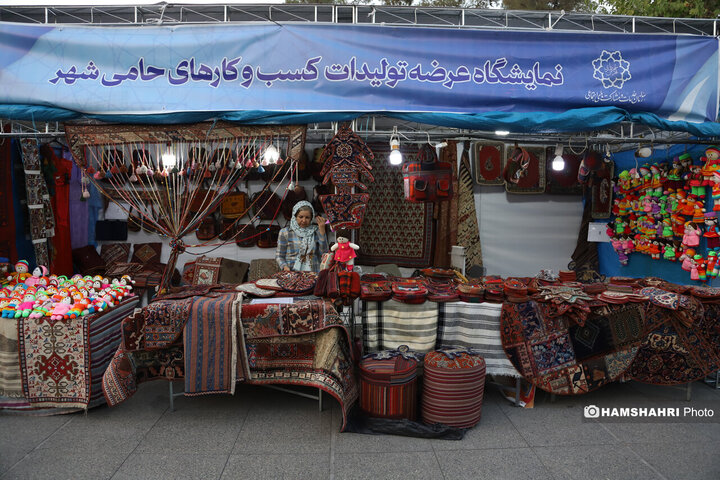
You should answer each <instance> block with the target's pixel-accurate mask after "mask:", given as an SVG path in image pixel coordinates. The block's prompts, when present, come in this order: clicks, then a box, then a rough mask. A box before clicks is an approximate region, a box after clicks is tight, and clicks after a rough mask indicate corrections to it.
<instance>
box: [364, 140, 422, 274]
mask: <svg viewBox="0 0 720 480" xmlns="http://www.w3.org/2000/svg"><path fill="white" fill-rule="evenodd" d="M370 148H371V149H372V151H373V153H374V154H375V158H374V159H373V160H372V162H371V163H372V167H373V172H374V175H375V182H373V183H371V184H370V185H368V189H367V193H369V194H370V200H369V201H368V204H367V210H366V211H365V219H364V220H363V224H362V226H361V227H360V230H359V235H358V239H357V240H358V241H357V244H358V245H360V250H358V259H357V261H356V263H357V264H360V265H380V264H383V263H395V264H397V265H399V266H401V267H415V268H417V267H429V266H430V265H431V264H432V258H433V243H434V242H433V204H432V203H411V202H408V201H406V200H405V196H404V189H403V188H404V187H403V176H402V171H401V169H400V168H399V167H394V166H391V165H390V164H389V163H388V160H387V157H388V155H389V153H390V148H389V146H388V145H387V144H377V143H375V144H370ZM409 148H410V147H409ZM416 155H417V146H416V147H415V149H414V150H413V151H406V150H405V149H403V157H404V158H405V159H406V161H407V160H410V159H413V158H415V156H416ZM408 232H414V233H413V235H409V234H408Z"/></svg>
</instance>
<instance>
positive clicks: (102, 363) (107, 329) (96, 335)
mask: <svg viewBox="0 0 720 480" xmlns="http://www.w3.org/2000/svg"><path fill="white" fill-rule="evenodd" d="M139 303H140V299H139V298H138V297H132V298H130V299H127V300H125V301H123V302H122V303H120V304H119V305H118V306H117V307H115V308H113V309H112V310H109V311H108V312H107V313H106V314H104V315H100V316H99V317H97V318H95V319H93V320H92V321H91V322H90V369H91V370H90V403H89V404H88V407H96V406H98V405H101V404H104V403H105V397H103V392H102V379H103V374H104V373H105V370H106V369H107V367H108V365H110V360H112V358H113V355H115V350H117V348H118V345H120V336H121V332H122V329H121V327H120V324H121V323H122V321H123V319H124V318H125V317H127V316H128V315H130V314H131V313H132V311H133V310H134V309H135V307H137V306H138V304H139Z"/></svg>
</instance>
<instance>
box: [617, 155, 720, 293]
mask: <svg viewBox="0 0 720 480" xmlns="http://www.w3.org/2000/svg"><path fill="white" fill-rule="evenodd" d="M671 152H673V151H672V150H668V151H666V153H665V157H668V158H664V159H663V160H658V159H656V158H652V157H651V158H641V157H635V158H634V159H633V160H631V161H630V162H627V161H625V162H624V163H623V162H618V163H619V165H618V167H617V168H616V172H619V173H618V175H617V177H616V179H615V182H614V200H613V208H612V217H611V219H610V221H609V222H608V230H607V233H608V236H609V237H610V239H611V242H610V246H611V247H612V249H613V250H614V253H615V256H614V258H615V262H616V263H619V265H621V266H622V268H621V269H620V270H619V272H621V273H622V274H625V275H628V274H629V275H630V276H647V275H653V274H657V273H658V272H657V270H658V269H660V270H664V272H663V273H672V275H671V277H674V278H668V275H665V274H660V275H659V276H662V277H663V278H666V279H669V280H673V281H679V282H680V283H693V282H694V281H696V282H702V283H707V284H709V283H711V282H712V280H713V279H715V278H717V277H718V276H719V275H720V261H718V260H719V255H720V228H719V227H718V214H719V213H720V148H718V147H716V146H710V147H706V148H705V149H704V151H703V150H699V151H698V150H695V151H692V152H686V151H678V150H677V148H676V149H675V151H674V152H673V153H671ZM671 155H672V156H671ZM633 164H634V165H633ZM636 253H639V254H642V255H633V254H636ZM641 256H645V257H646V259H648V258H649V259H650V260H651V264H648V262H647V260H641V259H639V257H641ZM636 259H637V260H636ZM635 263H637V264H638V265H634V264H635ZM655 263H656V264H657V265H652V264H655ZM630 267H633V268H630ZM637 267H640V268H637ZM649 267H650V268H649ZM626 269H627V270H634V272H636V273H637V275H633V273H632V272H629V271H626ZM648 270H653V272H650V271H648ZM616 271H617V270H616ZM613 273H614V272H613ZM678 274H680V278H679V279H678Z"/></svg>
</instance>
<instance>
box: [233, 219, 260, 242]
mask: <svg viewBox="0 0 720 480" xmlns="http://www.w3.org/2000/svg"><path fill="white" fill-rule="evenodd" d="M238 231H239V232H240V233H238V235H237V237H235V244H236V245H237V246H238V247H245V248H247V247H254V246H255V244H256V243H257V230H256V229H255V225H253V224H252V223H243V224H241V225H238Z"/></svg>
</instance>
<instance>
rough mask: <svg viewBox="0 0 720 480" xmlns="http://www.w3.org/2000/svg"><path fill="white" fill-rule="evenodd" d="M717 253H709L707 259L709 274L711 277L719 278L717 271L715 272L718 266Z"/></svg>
mask: <svg viewBox="0 0 720 480" xmlns="http://www.w3.org/2000/svg"><path fill="white" fill-rule="evenodd" d="M717 259H718V258H717V252H716V251H714V250H713V251H711V252H709V253H708V258H707V274H708V276H709V277H713V278H715V277H717V271H716V270H715V266H716V265H717Z"/></svg>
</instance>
